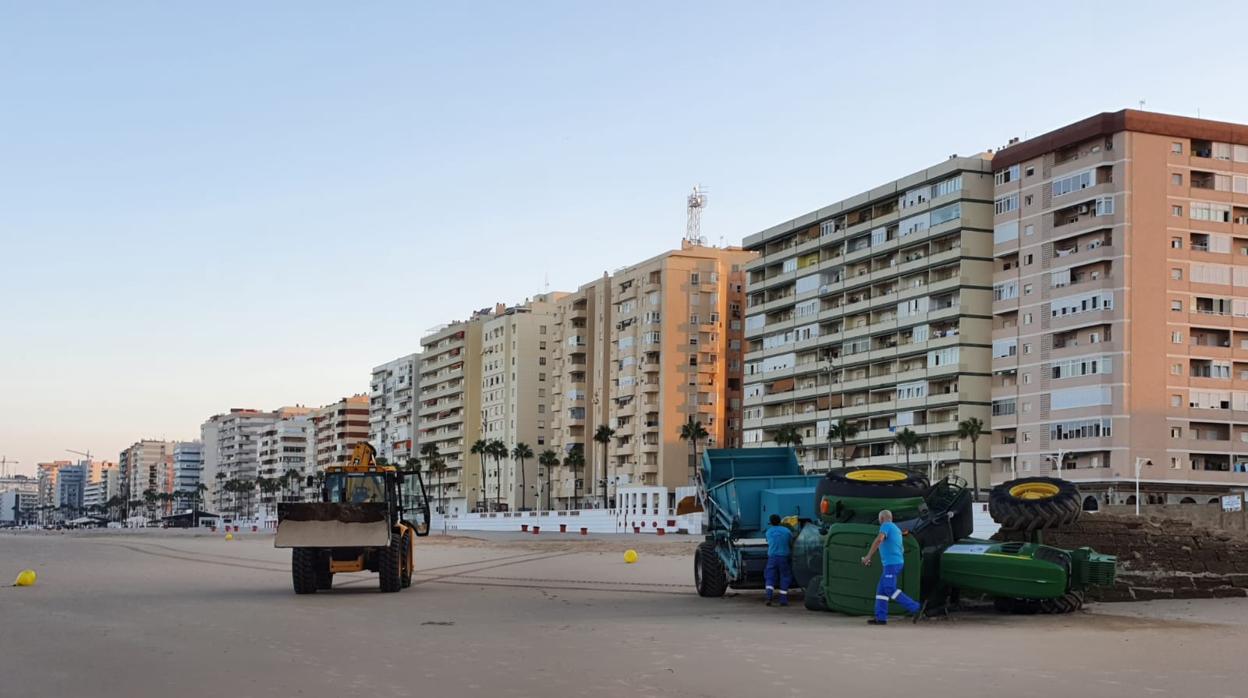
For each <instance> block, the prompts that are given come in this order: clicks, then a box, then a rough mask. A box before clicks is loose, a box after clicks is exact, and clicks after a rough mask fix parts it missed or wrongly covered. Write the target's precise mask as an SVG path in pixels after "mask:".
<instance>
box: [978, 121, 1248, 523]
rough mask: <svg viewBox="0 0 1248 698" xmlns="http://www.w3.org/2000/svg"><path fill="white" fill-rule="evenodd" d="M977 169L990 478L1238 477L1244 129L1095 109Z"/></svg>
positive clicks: (1218, 486)
mask: <svg viewBox="0 0 1248 698" xmlns="http://www.w3.org/2000/svg"><path fill="white" fill-rule="evenodd" d="M992 167H993V170H994V172H995V178H996V186H995V194H994V197H993V198H994V200H995V213H996V217H995V225H994V241H995V247H994V253H993V257H994V258H995V263H994V269H995V273H994V288H993V294H994V299H995V300H994V302H993V306H992V316H993V334H992V357H993V358H992V372H993V388H992V400H993V402H992V412H993V420H992V428H993V434H992V443H993V446H992V459H993V465H994V468H993V470H994V474H993V475H994V479H995V480H1002V479H1007V478H1009V477H1011V475H1012V474H1013V473H1014V472H1017V474H1018V475H1020V476H1022V475H1048V474H1050V473H1054V472H1056V470H1057V468H1058V466H1059V465H1060V468H1061V474H1062V476H1063V477H1065V478H1067V479H1070V480H1074V481H1076V482H1078V483H1079V485H1080V488H1081V489H1082V491H1083V493H1084V494H1085V497H1086V498H1085V502H1084V506H1085V508H1088V509H1093V508H1096V507H1098V506H1099V505H1100V504H1101V503H1104V502H1110V503H1134V502H1135V487H1134V482H1135V477H1136V470H1137V468H1138V469H1139V471H1140V477H1141V480H1142V481H1143V482H1142V486H1141V499H1142V500H1143V501H1144V502H1145V503H1155V502H1165V503H1182V502H1194V501H1195V502H1202V503H1203V502H1206V501H1209V500H1210V499H1212V498H1213V497H1215V496H1216V494H1217V493H1219V492H1223V491H1225V490H1226V489H1227V487H1228V486H1238V487H1243V486H1244V485H1248V472H1246V471H1248V126H1242V125H1236V124H1228V123H1220V122H1214V121H1207V120H1200V119H1191V118H1184V117H1175V116H1167V115H1163V114H1153V113H1147V112H1140V111H1134V110H1124V111H1119V112H1115V113H1104V114H1100V115H1097V116H1094V117H1092V118H1089V119H1085V120H1083V121H1080V122H1077V123H1075V124H1071V125H1069V126H1066V127H1065V128H1061V129H1058V130H1056V131H1053V132H1051V133H1046V134H1044V135H1041V136H1037V137H1035V138H1032V139H1030V140H1027V141H1023V142H1021V143H1019V142H1014V143H1011V144H1010V145H1009V146H1008V147H1006V148H1004V149H1002V150H1000V151H998V152H997V153H996V155H995V156H994V157H993V161H992ZM1149 461H1151V465H1148V464H1146V463H1147V462H1149Z"/></svg>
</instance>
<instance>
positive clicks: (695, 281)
mask: <svg viewBox="0 0 1248 698" xmlns="http://www.w3.org/2000/svg"><path fill="white" fill-rule="evenodd" d="M786 263H787V262H786ZM689 283H691V284H699V283H702V279H701V278H700V277H699V276H698V272H696V271H695V272H693V273H692V274H690V275H689Z"/></svg>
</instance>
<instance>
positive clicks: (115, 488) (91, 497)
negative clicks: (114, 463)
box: [82, 467, 121, 508]
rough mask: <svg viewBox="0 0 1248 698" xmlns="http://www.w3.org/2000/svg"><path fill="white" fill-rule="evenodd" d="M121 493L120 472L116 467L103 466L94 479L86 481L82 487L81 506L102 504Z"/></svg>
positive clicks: (88, 506) (87, 506)
mask: <svg viewBox="0 0 1248 698" xmlns="http://www.w3.org/2000/svg"><path fill="white" fill-rule="evenodd" d="M120 493H121V472H120V471H119V470H118V469H117V468H116V467H112V468H104V469H102V470H100V471H99V474H98V476H96V478H95V479H94V480H90V481H89V482H87V485H86V487H85V488H84V489H83V494H82V506H83V507H84V508H90V507H97V506H103V505H105V504H107V503H108V501H109V500H110V499H112V498H113V497H116V496H117V495H118V494H120Z"/></svg>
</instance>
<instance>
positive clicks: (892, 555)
mask: <svg viewBox="0 0 1248 698" xmlns="http://www.w3.org/2000/svg"><path fill="white" fill-rule="evenodd" d="M880 533H883V534H884V542H883V543H880V562H882V563H884V564H885V565H886V566H887V565H901V564H904V563H905V561H906V558H905V556H904V555H903V554H902V550H903V548H902V545H901V529H900V528H897V524H895V523H893V522H892V521H886V522H884V523H882V524H880ZM769 540H770V539H769Z"/></svg>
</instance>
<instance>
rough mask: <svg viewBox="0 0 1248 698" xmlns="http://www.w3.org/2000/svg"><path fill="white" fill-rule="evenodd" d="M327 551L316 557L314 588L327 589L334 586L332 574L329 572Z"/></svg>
mask: <svg viewBox="0 0 1248 698" xmlns="http://www.w3.org/2000/svg"><path fill="white" fill-rule="evenodd" d="M329 561H330V555H329V551H322V552H321V553H320V554H318V555H317V556H316V588H317V590H322V589H329V588H330V587H332V586H333V585H334V573H333V572H331V571H329Z"/></svg>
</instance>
